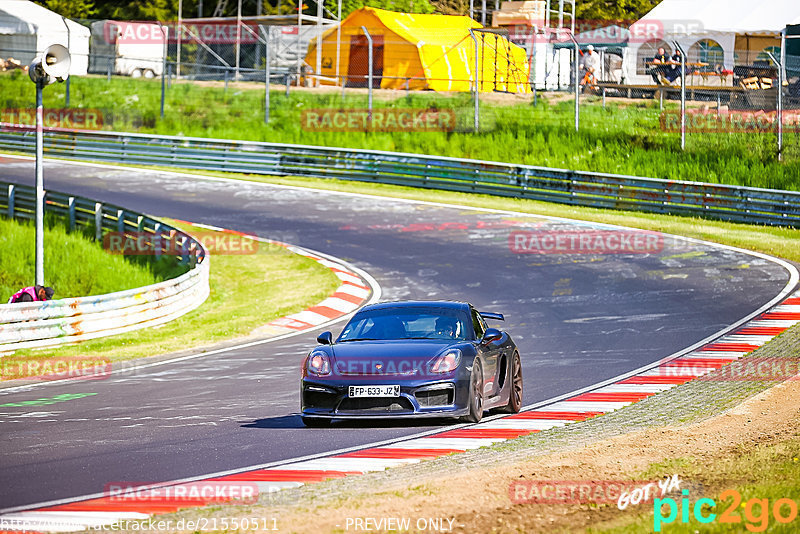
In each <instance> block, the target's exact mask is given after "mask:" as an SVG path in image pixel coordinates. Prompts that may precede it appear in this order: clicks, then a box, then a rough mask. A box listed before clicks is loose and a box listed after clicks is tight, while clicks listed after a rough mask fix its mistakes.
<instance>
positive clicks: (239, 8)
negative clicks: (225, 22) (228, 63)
mask: <svg viewBox="0 0 800 534" xmlns="http://www.w3.org/2000/svg"><path fill="white" fill-rule="evenodd" d="M241 50H242V0H239V2H238V4H237V5H236V67H235V70H234V73H233V80H234V81H236V82H238V81H239V57H240V56H241Z"/></svg>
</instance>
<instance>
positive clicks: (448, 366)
mask: <svg viewBox="0 0 800 534" xmlns="http://www.w3.org/2000/svg"><path fill="white" fill-rule="evenodd" d="M460 363H461V351H460V350H458V349H452V350H448V351H447V352H445V353H444V354H442V355H440V356H437V357H436V358H434V359H433V360H432V361H431V372H432V373H450V372H452V371H455V370H456V368H458V365H459V364H460Z"/></svg>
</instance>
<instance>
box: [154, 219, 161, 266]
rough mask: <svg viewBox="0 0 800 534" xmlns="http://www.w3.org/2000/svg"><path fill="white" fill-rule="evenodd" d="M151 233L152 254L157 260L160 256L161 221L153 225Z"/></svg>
mask: <svg viewBox="0 0 800 534" xmlns="http://www.w3.org/2000/svg"><path fill="white" fill-rule="evenodd" d="M153 234H154V235H153V255H154V256H155V258H156V260H158V259H159V258H161V223H156V225H155V226H154V227H153Z"/></svg>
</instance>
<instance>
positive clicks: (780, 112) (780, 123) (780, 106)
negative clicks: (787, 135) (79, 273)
mask: <svg viewBox="0 0 800 534" xmlns="http://www.w3.org/2000/svg"><path fill="white" fill-rule="evenodd" d="M785 45H786V41H785V39H784V32H781V61H778V60H777V59H775V56H773V55H772V53H771V52H767V55H769V58H770V59H771V60H772V61H773V62H774V63H775V65H776V66H777V67H778V102H777V105H776V108H775V112H776V113H775V115H776V117H775V119H776V120H777V122H778V124H777V129H778V161H782V160H783V58H784V57H785V56H784V54H785V52H784V47H785Z"/></svg>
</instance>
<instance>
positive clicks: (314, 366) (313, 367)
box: [306, 350, 331, 376]
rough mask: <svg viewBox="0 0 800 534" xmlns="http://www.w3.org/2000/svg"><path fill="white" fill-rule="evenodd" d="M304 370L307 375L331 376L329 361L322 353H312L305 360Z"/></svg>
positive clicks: (328, 357)
mask: <svg viewBox="0 0 800 534" xmlns="http://www.w3.org/2000/svg"><path fill="white" fill-rule="evenodd" d="M306 370H307V371H308V374H311V375H315V376H325V375H329V374H331V359H330V356H328V355H327V354H326V353H324V352H322V351H318V350H315V351H312V352H311V353H310V354H309V355H308V358H307V359H306Z"/></svg>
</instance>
